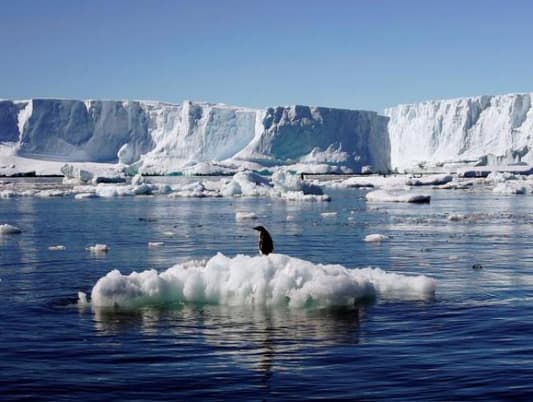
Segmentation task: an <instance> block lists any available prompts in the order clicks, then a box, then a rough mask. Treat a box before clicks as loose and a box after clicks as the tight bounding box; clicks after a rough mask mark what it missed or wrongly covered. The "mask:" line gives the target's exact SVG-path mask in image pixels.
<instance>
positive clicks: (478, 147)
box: [385, 93, 533, 171]
mask: <svg viewBox="0 0 533 402" xmlns="http://www.w3.org/2000/svg"><path fill="white" fill-rule="evenodd" d="M532 95H533V94H531V93H524V94H507V95H498V96H475V97H470V98H459V99H448V100H437V101H428V102H422V103H418V104H411V105H399V106H395V107H391V108H388V109H386V110H385V115H386V116H388V117H389V118H390V121H389V126H388V130H389V134H390V143H391V165H392V167H393V168H395V169H398V170H400V171H401V170H409V169H412V168H415V167H417V166H420V167H424V166H428V165H432V166H442V165H450V166H452V165H453V164H459V165H461V164H463V165H464V164H470V165H471V166H474V165H475V166H480V165H505V164H520V163H527V164H532V163H533V152H532V150H533V136H532V135H531V134H532V133H533V109H532V107H531V97H532Z"/></svg>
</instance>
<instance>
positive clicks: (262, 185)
mask: <svg viewBox="0 0 533 402" xmlns="http://www.w3.org/2000/svg"><path fill="white" fill-rule="evenodd" d="M221 193H222V195H223V196H225V197H230V196H239V195H243V196H252V197H257V196H266V197H268V196H271V195H272V187H271V185H270V183H269V180H268V179H267V178H265V177H263V176H261V175H258V174H257V173H253V172H249V171H244V172H238V173H237V174H235V175H234V176H233V177H232V179H231V181H230V182H229V183H227V184H226V185H225V186H224V188H223V189H222V191H221Z"/></svg>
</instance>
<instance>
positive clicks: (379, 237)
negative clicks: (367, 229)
mask: <svg viewBox="0 0 533 402" xmlns="http://www.w3.org/2000/svg"><path fill="white" fill-rule="evenodd" d="M388 238H389V236H387V235H383V234H380V233H373V234H369V235H366V236H365V238H364V241H365V242H368V243H372V242H381V241H383V240H387V239H388Z"/></svg>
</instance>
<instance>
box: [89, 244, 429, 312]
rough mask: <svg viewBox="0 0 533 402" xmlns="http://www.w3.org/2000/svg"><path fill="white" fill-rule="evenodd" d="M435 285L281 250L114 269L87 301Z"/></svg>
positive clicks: (228, 299) (353, 295) (242, 299)
mask: <svg viewBox="0 0 533 402" xmlns="http://www.w3.org/2000/svg"><path fill="white" fill-rule="evenodd" d="M435 288H436V282H435V281H434V280H433V279H431V278H428V277H426V276H406V275H399V274H394V273H387V272H384V271H383V270H381V269H379V268H363V269H347V268H345V267H343V266H341V265H323V264H314V263H312V262H310V261H305V260H301V259H298V258H293V257H290V256H287V255H283V254H269V255H268V256H254V257H251V256H246V255H237V256H235V257H233V258H230V257H226V256H225V255H223V254H221V253H218V254H217V255H215V256H214V257H212V258H211V259H209V260H207V261H189V262H187V263H184V264H177V265H175V266H173V267H171V268H168V269H167V270H166V271H163V272H157V271H156V270H153V269H152V270H147V271H143V272H133V273H131V274H129V275H122V274H121V273H120V272H119V271H118V270H113V271H111V272H109V273H108V274H107V275H105V276H104V277H102V278H100V279H99V280H98V281H97V282H96V284H95V285H94V287H93V289H92V292H91V303H92V305H93V306H96V307H113V306H115V307H123V308H138V307H143V306H147V305H161V304H165V303H176V302H181V303H216V304H224V305H259V306H271V307H274V306H288V307H291V308H302V307H326V306H340V305H353V304H354V302H357V301H359V300H361V299H366V298H369V297H370V298H371V297H376V296H380V297H389V296H393V297H401V298H404V299H426V298H428V297H431V296H432V295H433V294H434V292H435Z"/></svg>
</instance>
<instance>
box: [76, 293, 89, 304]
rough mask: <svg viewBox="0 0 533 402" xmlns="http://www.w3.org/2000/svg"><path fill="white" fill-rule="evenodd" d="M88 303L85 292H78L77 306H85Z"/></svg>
mask: <svg viewBox="0 0 533 402" xmlns="http://www.w3.org/2000/svg"><path fill="white" fill-rule="evenodd" d="M88 304H89V302H88V301H87V294H86V293H85V292H82V291H79V292H78V306H87V305H88Z"/></svg>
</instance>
